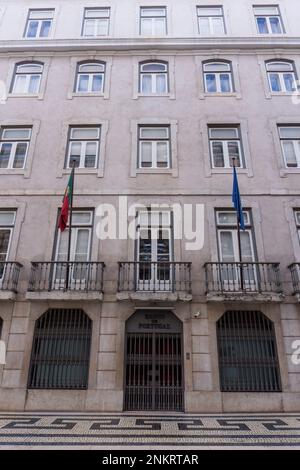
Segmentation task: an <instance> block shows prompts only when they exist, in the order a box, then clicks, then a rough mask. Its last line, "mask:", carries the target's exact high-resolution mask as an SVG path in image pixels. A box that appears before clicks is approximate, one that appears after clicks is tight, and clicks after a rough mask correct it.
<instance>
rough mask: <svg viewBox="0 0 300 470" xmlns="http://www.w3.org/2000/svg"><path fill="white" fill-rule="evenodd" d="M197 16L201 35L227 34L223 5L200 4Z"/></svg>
mask: <svg viewBox="0 0 300 470" xmlns="http://www.w3.org/2000/svg"><path fill="white" fill-rule="evenodd" d="M197 16H198V27H199V34H200V35H201V36H222V35H223V34H225V22H224V15H223V8H222V7H221V6H214V7H208V6H207V7H206V6H205V7H204V6H203V7H200V6H198V7H197Z"/></svg>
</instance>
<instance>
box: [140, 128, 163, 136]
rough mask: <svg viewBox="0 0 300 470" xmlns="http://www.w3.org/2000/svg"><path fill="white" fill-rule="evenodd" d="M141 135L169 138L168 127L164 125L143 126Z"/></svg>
mask: <svg viewBox="0 0 300 470" xmlns="http://www.w3.org/2000/svg"><path fill="white" fill-rule="evenodd" d="M140 131H141V137H143V138H146V139H166V138H168V129H167V128H164V127H152V128H151V127H147V128H146V127H141V128H140Z"/></svg>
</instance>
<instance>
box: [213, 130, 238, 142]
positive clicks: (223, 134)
mask: <svg viewBox="0 0 300 470" xmlns="http://www.w3.org/2000/svg"><path fill="white" fill-rule="evenodd" d="M209 131H210V136H211V137H212V138H214V139H232V138H235V137H238V130H237V129H232V128H224V127H220V128H219V129H218V128H212V129H210V130H209Z"/></svg>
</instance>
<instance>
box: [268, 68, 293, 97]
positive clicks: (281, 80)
mask: <svg viewBox="0 0 300 470" xmlns="http://www.w3.org/2000/svg"><path fill="white" fill-rule="evenodd" d="M277 63H278V64H286V65H289V66H290V70H285V71H284V70H278V71H276V70H268V66H269V65H272V64H277ZM265 64H266V72H267V77H268V83H269V88H270V92H271V93H274V94H275V95H276V94H279V93H285V94H289V93H294V91H290V90H287V89H286V85H285V81H284V75H285V74H291V75H293V82H294V88H295V90H297V76H296V69H295V64H294V62H290V61H287V60H271V61H267V62H266V63H265ZM271 75H277V76H278V78H279V83H280V90H279V91H276V90H273V89H272V82H271Z"/></svg>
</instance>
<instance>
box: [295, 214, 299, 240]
mask: <svg viewBox="0 0 300 470" xmlns="http://www.w3.org/2000/svg"><path fill="white" fill-rule="evenodd" d="M294 214H295V222H296V228H297V233H298V238H299V243H300V211H299V210H295V211H294Z"/></svg>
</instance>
